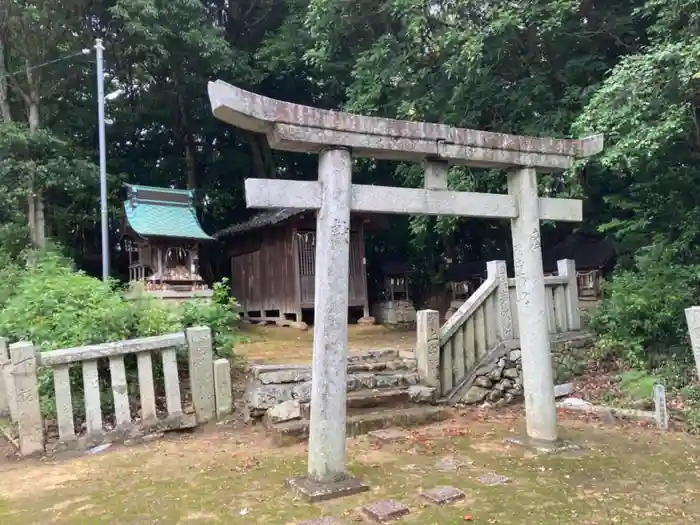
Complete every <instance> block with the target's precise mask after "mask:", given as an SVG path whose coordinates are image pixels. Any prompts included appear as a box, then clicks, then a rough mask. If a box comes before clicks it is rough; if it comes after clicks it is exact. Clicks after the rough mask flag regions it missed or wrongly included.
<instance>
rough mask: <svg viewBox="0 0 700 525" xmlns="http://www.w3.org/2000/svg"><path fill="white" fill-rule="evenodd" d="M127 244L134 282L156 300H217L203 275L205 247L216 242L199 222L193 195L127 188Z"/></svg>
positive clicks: (164, 190) (125, 202) (152, 188)
mask: <svg viewBox="0 0 700 525" xmlns="http://www.w3.org/2000/svg"><path fill="white" fill-rule="evenodd" d="M126 188H127V198H126V201H124V228H123V235H122V238H123V241H124V245H125V247H126V250H127V252H128V254H129V282H130V283H132V290H133V291H136V288H137V286H135V285H137V283H138V284H140V285H142V286H141V287H142V288H143V290H139V292H143V293H145V294H146V295H147V296H150V297H158V298H162V299H175V300H186V299H190V298H197V297H200V298H201V297H204V298H208V297H211V293H212V292H211V290H210V289H209V288H208V287H207V285H206V284H205V283H204V281H203V279H202V277H201V275H200V273H199V245H200V243H201V242H207V241H211V240H213V238H212V237H210V236H209V235H207V234H206V233H205V232H204V230H203V229H202V227H201V226H200V224H199V221H198V220H197V214H196V213H195V208H194V202H193V199H194V195H193V192H192V191H191V190H175V189H171V188H154V187H151V186H140V185H136V184H127V185H126Z"/></svg>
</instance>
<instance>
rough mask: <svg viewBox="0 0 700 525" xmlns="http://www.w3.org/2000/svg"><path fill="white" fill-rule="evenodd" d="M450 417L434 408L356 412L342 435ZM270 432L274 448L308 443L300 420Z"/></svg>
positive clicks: (306, 428) (306, 427)
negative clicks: (301, 442) (302, 442)
mask: <svg viewBox="0 0 700 525" xmlns="http://www.w3.org/2000/svg"><path fill="white" fill-rule="evenodd" d="M451 415H452V409H450V408H448V407H435V406H413V407H409V408H390V409H385V410H370V411H358V412H355V413H351V414H350V415H349V416H348V419H347V425H346V435H347V436H348V437H353V436H359V435H363V434H367V433H368V432H371V431H372V430H379V429H382V428H389V427H404V428H407V427H413V426H420V425H427V424H429V423H435V422H437V421H443V420H445V419H448V418H449V417H450V416H451ZM270 431H271V432H272V438H273V442H274V443H275V444H276V445H278V446H285V445H292V444H294V443H298V442H300V441H305V440H307V439H308V437H309V421H308V420H305V419H303V420H296V421H287V422H285V423H277V424H274V425H271V426H270Z"/></svg>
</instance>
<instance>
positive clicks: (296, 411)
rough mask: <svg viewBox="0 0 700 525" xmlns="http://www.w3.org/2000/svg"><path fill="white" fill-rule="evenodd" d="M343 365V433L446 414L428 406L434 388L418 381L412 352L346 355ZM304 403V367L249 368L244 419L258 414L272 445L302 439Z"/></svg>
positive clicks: (307, 373)
mask: <svg viewBox="0 0 700 525" xmlns="http://www.w3.org/2000/svg"><path fill="white" fill-rule="evenodd" d="M347 366H348V369H347V371H348V378H347V391H348V397H347V410H348V411H347V435H348V436H356V435H360V434H366V433H368V432H370V431H372V430H377V429H381V428H388V427H395V426H398V427H411V426H416V425H422V424H427V423H431V422H435V421H440V420H442V419H445V418H447V417H448V416H449V409H447V408H445V407H438V406H434V405H433V403H434V402H435V401H436V392H435V389H434V388H430V387H427V386H422V385H419V384H418V373H417V371H416V360H415V358H414V354H413V352H405V351H398V350H393V349H389V350H372V351H369V352H362V353H351V355H350V356H349V358H348V365H347ZM310 402H311V367H310V366H308V365H257V366H253V367H252V369H251V378H250V384H249V386H248V389H247V392H246V408H247V411H248V414H249V417H250V418H252V419H257V418H262V421H263V424H264V425H265V426H266V428H267V429H268V430H269V431H270V432H271V434H272V436H273V439H274V441H275V442H276V443H277V444H280V445H284V444H289V443H294V442H298V441H301V440H305V439H306V438H308V433H309V418H310Z"/></svg>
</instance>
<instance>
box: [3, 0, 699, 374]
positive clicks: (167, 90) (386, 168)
mask: <svg viewBox="0 0 700 525" xmlns="http://www.w3.org/2000/svg"><path fill="white" fill-rule="evenodd" d="M39 28H41V29H39ZM37 35H41V38H37V37H36V36H37ZM699 35H700V1H699V0H674V1H673V2H666V1H663V0H619V1H615V2H611V1H609V0H605V1H604V0H527V1H523V2H517V3H513V2H508V3H503V2H483V1H476V0H463V1H460V2H456V1H454V0H378V1H377V0H372V1H370V0H355V1H344V2H339V1H337V0H240V1H236V2H231V1H225V0H170V1H165V0H106V1H100V2H98V1H95V0H60V1H56V0H53V1H48V0H40V1H33V2H26V1H18V2H11V3H9V5H8V3H7V2H4V3H3V5H2V7H0V117H1V118H2V119H3V120H4V121H6V122H7V123H8V124H6V125H5V126H4V127H2V128H0V158H2V159H3V160H2V161H0V223H1V224H0V243H1V244H2V246H4V247H5V249H7V250H11V251H14V253H17V252H18V250H20V249H21V248H23V246H24V243H25V241H26V239H27V236H28V233H29V232H28V230H27V227H26V225H27V209H26V206H25V205H24V202H25V201H32V198H33V197H32V195H35V194H36V193H37V191H41V192H43V193H42V198H43V201H44V202H45V216H46V222H47V227H46V231H47V233H48V234H49V235H50V236H51V237H52V238H54V239H55V240H57V241H58V242H59V243H60V244H62V245H63V246H66V247H67V249H68V251H69V254H70V255H71V256H72V257H74V258H75V260H76V262H77V264H78V266H79V267H81V268H84V269H86V270H88V271H89V272H91V273H94V274H96V273H98V271H99V255H98V254H99V224H98V210H99V207H98V203H97V195H98V192H97V191H96V188H95V181H96V178H95V176H94V173H95V169H94V165H93V164H92V162H91V161H93V160H94V159H96V158H97V154H96V143H97V141H96V136H97V132H96V119H95V107H96V106H95V103H96V101H95V90H94V88H93V85H94V80H93V79H94V71H93V63H92V59H91V57H87V56H84V55H80V54H79V52H80V50H81V48H83V47H85V48H88V47H90V46H91V45H92V42H93V39H94V38H95V37H101V38H104V40H105V46H106V54H105V57H106V67H107V73H108V87H107V91H108V92H109V93H113V94H114V96H112V97H110V98H109V101H108V105H107V114H108V117H109V124H108V127H107V134H108V168H109V174H110V176H109V177H110V200H111V206H112V213H111V216H112V217H113V222H112V227H111V231H112V233H113V236H114V237H113V238H114V245H115V247H116V245H117V241H116V240H117V238H118V229H119V224H120V222H119V218H118V214H117V210H118V205H119V192H120V183H121V182H122V181H124V180H127V181H131V182H140V183H144V184H152V185H175V186H179V187H182V186H185V185H187V186H189V187H191V188H195V189H196V190H197V196H198V206H199V213H200V216H201V219H202V222H203V224H204V227H205V229H207V231H210V232H211V231H216V230H217V229H219V228H221V227H225V226H228V225H230V224H231V223H232V222H235V221H238V220H240V219H243V218H246V217H247V216H248V214H249V213H250V212H249V211H248V210H246V209H245V206H244V202H243V199H242V197H243V179H244V178H245V177H248V176H252V175H257V176H275V177H285V178H302V179H304V178H306V179H308V178H312V177H314V176H315V168H316V165H315V159H314V157H313V156H306V155H299V154H291V153H280V152H272V151H271V150H270V148H269V146H268V144H267V142H266V141H265V139H264V137H261V136H258V135H256V134H253V133H247V132H243V131H241V130H234V129H231V128H230V127H227V126H223V125H221V124H220V123H218V122H217V121H216V120H215V119H214V118H213V117H212V116H211V114H210V109H209V107H208V100H207V94H206V83H207V82H208V81H209V80H212V79H215V78H221V79H224V80H227V81H230V82H232V83H235V84H237V85H239V86H241V87H244V88H246V89H250V90H253V91H256V92H259V93H262V94H265V95H268V96H272V97H277V98H281V99H284V100H290V101H294V102H298V103H304V104H314V105H317V106H320V107H326V108H342V109H346V110H351V111H358V112H361V113H365V114H374V115H383V116H389V117H398V118H404V119H413V120H418V119H421V120H428V121H439V122H445V123H448V124H453V125H459V126H467V127H473V128H480V129H485V130H492V131H503V132H511V133H513V132H514V133H526V134H534V135H548V136H557V137H562V136H582V135H586V134H589V133H604V134H605V136H606V148H605V150H604V153H603V154H602V155H600V156H599V157H597V158H595V159H592V160H590V161H589V162H586V163H582V164H581V165H579V166H577V167H576V169H574V170H571V171H570V172H567V173H564V174H558V175H556V176H549V175H545V176H542V177H541V185H542V187H543V189H545V188H546V189H547V190H548V191H549V192H550V194H555V195H561V196H577V197H581V198H583V199H584V200H585V221H584V224H583V225H582V226H581V227H582V228H583V229H584V230H586V231H597V230H599V231H603V232H605V233H606V234H607V235H609V236H610V238H612V239H614V241H615V243H616V245H617V248H618V251H619V254H620V256H621V257H620V264H619V268H618V272H617V274H616V275H615V276H614V277H613V279H612V280H611V282H610V283H608V285H607V287H606V293H607V298H606V301H605V304H604V306H603V308H602V310H601V313H600V315H599V317H598V319H597V320H596V321H595V326H596V328H597V330H598V331H599V333H600V335H601V349H602V350H604V351H605V352H614V353H615V354H616V355H619V356H621V357H623V358H624V359H626V360H628V361H629V362H630V363H633V364H635V365H637V366H644V367H645V368H652V369H653V368H658V367H660V366H668V363H666V362H665V361H669V360H670V359H669V358H670V356H676V354H677V353H680V354H681V355H682V356H683V359H680V360H679V359H676V358H675V357H674V362H675V363H682V362H684V361H686V360H687V358H688V356H689V353H688V344H687V340H686V339H685V333H684V329H683V326H684V323H683V317H682V315H681V312H682V309H683V308H684V307H686V306H689V305H690V304H693V303H694V302H697V300H698V297H697V295H698V293H697V290H698V281H697V275H698V274H697V269H698V265H700V226H699V225H700V206H699V205H698V202H697V199H696V194H697V190H696V189H697V188H698V187H699V186H700V124H699V122H700V111H699V109H698V108H699V107H700V75H699V73H700V36H699ZM75 53H78V56H74V57H72V58H70V59H67V60H60V61H58V62H52V63H51V64H50V65H47V66H45V67H42V68H40V69H37V70H31V71H27V70H26V65H27V64H40V63H44V62H50V61H53V60H56V59H59V58H61V57H66V56H69V55H73V54H75ZM6 73H10V74H9V76H6V75H5V74H6ZM16 122H22V123H24V122H27V123H28V124H29V127H23V125H20V126H18V125H17V124H16ZM37 126H38V129H37ZM122 174H123V175H122ZM420 176H421V172H420V167H418V166H407V165H401V164H396V163H389V162H380V161H362V162H358V163H357V165H356V173H355V174H354V178H355V180H357V181H358V182H365V183H367V182H369V183H384V184H387V183H389V184H396V185H404V186H416V185H419V184H420ZM27 181H32V184H33V186H32V184H29V183H28V182H27ZM504 184H505V177H504V175H503V174H502V173H498V172H495V171H492V170H471V169H464V168H453V169H452V170H451V171H450V185H451V186H452V187H454V188H460V189H474V190H480V191H484V190H502V189H503V187H504ZM35 200H36V199H35ZM391 220H392V227H391V229H390V230H389V232H379V233H376V234H373V235H372V237H371V242H370V243H369V245H368V247H367V248H368V263H369V267H370V269H372V268H376V265H377V261H379V260H380V259H382V260H385V259H387V258H401V259H408V260H409V261H410V262H413V263H415V265H416V266H417V268H418V270H419V272H418V275H419V276H421V277H422V278H423V282H424V283H428V284H431V285H435V284H436V283H439V282H440V281H441V280H442V277H443V276H444V272H445V269H446V266H447V265H448V261H452V262H460V261H483V260H488V259H489V258H495V257H499V258H510V252H511V248H510V238H509V233H508V228H507V224H506V223H499V222H495V221H480V220H474V219H456V218H450V217H441V218H425V217H411V218H401V217H397V218H392V219H391ZM30 222H31V220H30ZM568 231H569V230H568V229H567V228H564V227H560V228H558V229H555V228H554V227H553V226H552V225H546V226H545V230H544V232H543V239H544V242H545V244H547V243H552V242H555V241H556V240H558V239H560V238H561V237H562V236H564V235H566V234H567V233H568ZM217 249H218V250H219V252H220V253H218V252H217ZM120 253H123V252H118V251H117V250H116V249H115V252H114V254H113V255H114V261H115V276H117V275H119V274H120V272H121V273H122V274H123V270H124V261H123V260H122V259H120V257H119V254H120ZM205 255H206V257H204V262H205V267H204V268H203V270H204V273H205V274H206V275H207V277H208V278H209V279H210V280H215V279H219V278H221V277H222V276H223V275H225V274H226V272H227V271H228V270H227V268H229V265H228V264H227V262H226V259H225V256H224V249H223V247H219V248H214V249H212V250H211V251H210V252H209V253H207V254H205ZM27 286H28V285H27ZM95 293H98V292H97V291H95ZM100 293H102V292H100ZM104 293H107V292H106V291H105V292H104ZM0 300H2V292H1V291H0ZM81 300H85V301H88V300H94V297H93V295H90V294H87V295H86V296H85V298H84V299H81ZM217 304H218V303H217ZM210 308H211V309H212V311H213V309H214V308H216V307H215V306H211V307H210ZM210 315H214V314H213V313H212V312H197V313H196V314H195V313H194V312H187V313H186V316H187V317H188V319H197V320H199V319H210V317H209V316H210ZM140 319H142V322H143V323H144V326H143V327H142V329H141V331H142V332H144V333H153V332H154V331H159V330H162V329H164V328H165V327H166V326H168V325H169V322H170V320H169V317H168V316H167V315H166V314H165V313H162V312H156V311H155V310H154V311H153V312H151V313H149V315H145V316H141V317H140ZM47 322H48V321H47ZM120 322H121V321H116V320H114V321H110V323H116V328H114V329H115V330H117V331H118V329H119V328H118V327H119V326H121V325H120V324H119V323H120ZM42 323H44V321H42ZM42 326H43V324H42ZM109 326H110V327H111V326H113V325H112V324H110V325H109ZM99 329H101V328H98V330H99ZM111 329H112V328H110V330H111ZM37 330H39V328H37ZM137 331H138V330H137ZM218 338H219V336H217V339H218ZM221 344H223V343H221ZM226 344H228V343H226Z"/></svg>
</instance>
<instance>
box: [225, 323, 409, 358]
mask: <svg viewBox="0 0 700 525" xmlns="http://www.w3.org/2000/svg"><path fill="white" fill-rule="evenodd" d="M241 335H242V336H243V337H244V338H246V339H248V341H249V342H246V343H241V344H240V345H237V346H236V348H235V352H236V354H239V355H241V356H243V357H245V358H247V359H249V360H260V361H264V362H265V363H268V364H272V363H305V362H311V350H312V347H313V327H310V328H309V330H306V331H301V330H298V329H296V328H281V327H279V326H275V325H263V326H259V325H249V326H244V329H243V332H242V334H241ZM415 344H416V331H415V329H414V330H402V329H392V328H388V327H386V326H380V325H374V326H363V325H349V326H348V346H349V349H350V350H351V351H352V350H369V349H377V348H395V349H397V350H408V349H413V348H414V347H415Z"/></svg>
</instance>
